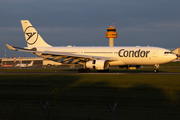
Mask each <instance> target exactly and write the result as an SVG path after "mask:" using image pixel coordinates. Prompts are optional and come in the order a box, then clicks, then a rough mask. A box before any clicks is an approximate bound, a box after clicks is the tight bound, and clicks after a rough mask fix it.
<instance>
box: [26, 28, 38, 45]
mask: <svg viewBox="0 0 180 120" xmlns="http://www.w3.org/2000/svg"><path fill="white" fill-rule="evenodd" d="M24 34H25V37H26V42H27V44H29V45H33V44H35V43H36V41H37V39H38V33H37V31H36V30H35V29H34V27H33V26H29V27H27V28H26V29H25V31H24Z"/></svg>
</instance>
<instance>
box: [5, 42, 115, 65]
mask: <svg viewBox="0 0 180 120" xmlns="http://www.w3.org/2000/svg"><path fill="white" fill-rule="evenodd" d="M6 46H7V47H8V48H9V49H10V50H15V51H20V52H30V53H33V54H36V55H38V56H40V57H43V58H45V59H48V60H52V61H56V62H60V63H74V64H75V63H78V62H87V61H89V60H107V61H116V60H117V59H116V58H112V57H102V56H89V55H79V54H70V53H64V52H52V51H36V48H32V49H26V48H20V47H14V46H10V45H8V44H6Z"/></svg>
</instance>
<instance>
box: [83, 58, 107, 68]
mask: <svg viewBox="0 0 180 120" xmlns="http://www.w3.org/2000/svg"><path fill="white" fill-rule="evenodd" d="M86 67H87V68H91V69H96V70H107V69H108V68H109V62H108V61H106V60H91V61H88V62H86Z"/></svg>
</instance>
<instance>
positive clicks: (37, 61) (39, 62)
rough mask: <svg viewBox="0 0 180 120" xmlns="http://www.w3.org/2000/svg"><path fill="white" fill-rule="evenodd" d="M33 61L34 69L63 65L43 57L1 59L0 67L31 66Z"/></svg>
mask: <svg viewBox="0 0 180 120" xmlns="http://www.w3.org/2000/svg"><path fill="white" fill-rule="evenodd" d="M32 61H34V62H33V67H42V66H58V65H62V63H58V62H54V61H50V60H47V59H43V58H41V57H20V58H13V57H9V58H0V65H1V67H14V66H15V65H16V64H19V63H21V64H30V63H31V62H32Z"/></svg>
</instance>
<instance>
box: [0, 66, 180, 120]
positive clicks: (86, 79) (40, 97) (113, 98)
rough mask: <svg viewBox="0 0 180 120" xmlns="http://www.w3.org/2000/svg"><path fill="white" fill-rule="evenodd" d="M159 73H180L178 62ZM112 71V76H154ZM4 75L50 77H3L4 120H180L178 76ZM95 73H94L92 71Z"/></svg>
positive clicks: (1, 111)
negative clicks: (111, 109)
mask: <svg viewBox="0 0 180 120" xmlns="http://www.w3.org/2000/svg"><path fill="white" fill-rule="evenodd" d="M161 67H162V68H160V69H159V72H161V73H163V72H164V73H171V72H175V73H177V72H180V62H176V63H173V62H172V63H168V64H164V65H161ZM153 69H154V68H153V66H150V67H149V68H147V67H146V66H144V67H143V68H142V69H139V70H123V69H117V68H113V69H112V70H111V71H110V72H120V73H123V72H127V73H141V72H143V73H152V71H153ZM0 72H12V73H13V72H39V73H41V72H47V74H38V75H37V74H36V75H35V74H31V75H25V74H20V75H14V74H4V75H3V74H1V75H0V98H1V99H0V108H1V109H0V119H1V120H43V111H42V108H41V106H40V104H39V101H40V102H41V103H42V104H43V106H45V104H46V102H47V100H49V103H48V105H47V108H46V116H45V119H44V120H111V119H112V113H111V111H110V109H109V107H108V103H110V104H111V106H112V107H113V106H114V104H115V103H116V102H117V107H116V110H115V116H114V120H131V119H133V120H134V119H137V120H152V119H153V120H160V119H163V120H177V119H179V118H180V75H158V74H156V73H155V74H151V75H149V74H114V75H105V74H102V75H97V74H64V75H63V74H61V75H58V74H51V73H48V72H52V73H53V72H57V73H58V72H61V73H63V72H65V73H67V72H70V73H77V69H59V68H51V69H40V68H39V69H10V68H8V69H0ZM92 72H96V71H92Z"/></svg>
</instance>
